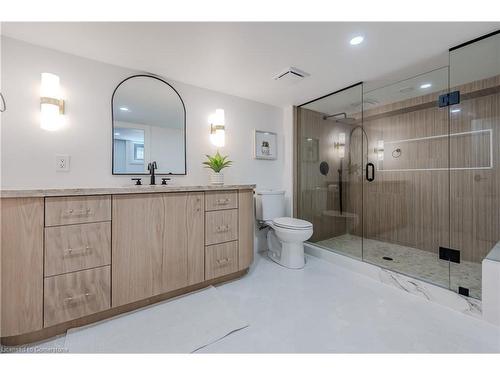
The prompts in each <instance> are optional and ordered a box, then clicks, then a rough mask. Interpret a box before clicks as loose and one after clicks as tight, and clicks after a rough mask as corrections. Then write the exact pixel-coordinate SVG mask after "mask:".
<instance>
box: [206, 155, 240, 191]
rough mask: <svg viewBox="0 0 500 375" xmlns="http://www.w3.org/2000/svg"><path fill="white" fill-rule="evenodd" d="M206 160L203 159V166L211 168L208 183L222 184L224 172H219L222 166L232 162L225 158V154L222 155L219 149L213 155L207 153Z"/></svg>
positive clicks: (229, 164)
mask: <svg viewBox="0 0 500 375" xmlns="http://www.w3.org/2000/svg"><path fill="white" fill-rule="evenodd" d="M207 158H208V161H204V162H203V164H205V168H208V169H211V171H212V173H211V174H210V183H211V184H212V185H224V174H223V173H222V172H221V171H222V170H223V169H224V168H227V167H230V166H231V164H232V163H233V162H232V161H231V160H227V158H228V157H227V156H222V155H221V154H219V151H217V152H216V153H215V155H214V156H210V155H207Z"/></svg>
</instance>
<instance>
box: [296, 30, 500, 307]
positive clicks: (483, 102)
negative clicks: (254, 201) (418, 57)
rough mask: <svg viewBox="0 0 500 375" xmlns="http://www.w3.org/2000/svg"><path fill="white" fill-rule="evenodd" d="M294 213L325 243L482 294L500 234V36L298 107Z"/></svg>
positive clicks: (317, 241)
mask: <svg viewBox="0 0 500 375" xmlns="http://www.w3.org/2000/svg"><path fill="white" fill-rule="evenodd" d="M296 121H297V132H296V150H297V168H296V170H297V179H296V209H297V211H296V213H297V216H298V217H299V218H302V219H305V220H308V221H310V222H311V223H313V225H314V234H313V237H312V238H311V239H310V242H312V243H314V244H316V245H317V246H320V247H322V248H325V249H328V250H331V251H335V252H338V253H340V254H343V255H346V256H350V257H354V258H357V259H359V260H363V261H366V262H369V263H372V264H375V265H378V266H380V267H383V268H386V269H390V270H393V271H396V272H399V273H402V274H406V275H409V276H412V277H415V278H418V279H421V280H424V281H427V282H430V283H433V284H435V285H439V286H441V287H444V288H449V289H451V290H453V291H456V292H459V293H461V294H464V295H468V296H471V297H474V298H478V299H480V298H481V261H482V259H484V257H485V256H486V255H487V254H488V252H490V251H491V250H492V249H493V248H494V247H495V246H499V245H498V242H499V240H500V166H499V163H500V160H499V159H500V136H499V132H500V34H498V33H497V34H494V35H490V36H488V37H486V38H483V39H481V40H479V41H476V42H474V43H469V44H466V45H463V46H460V47H458V48H454V49H451V50H450V51H449V65H448V66H445V67H442V68H440V69H436V70H433V71H430V72H426V73H423V74H419V75H417V76H414V77H411V78H408V79H405V80H402V81H399V82H396V83H394V84H391V85H388V86H385V87H380V88H377V89H375V90H369V91H368V90H365V89H364V85H363V83H359V84H356V85H353V86H350V87H347V88H345V89H342V90H339V91H337V92H334V93H332V94H329V95H327V96H324V97H321V98H319V99H316V100H313V101H311V102H308V103H305V104H303V105H301V106H299V107H298V108H297V119H296Z"/></svg>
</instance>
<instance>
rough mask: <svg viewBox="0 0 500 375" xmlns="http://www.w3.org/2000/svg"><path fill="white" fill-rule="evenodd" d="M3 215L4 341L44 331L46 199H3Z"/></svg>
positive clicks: (0, 305)
mask: <svg viewBox="0 0 500 375" xmlns="http://www.w3.org/2000/svg"><path fill="white" fill-rule="evenodd" d="M1 211H2V213H1V233H0V236H1V244H0V246H1V259H0V261H1V269H0V273H1V295H0V297H1V303H0V307H1V328H0V335H1V336H2V337H4V336H14V335H21V334H23V333H27V332H31V331H36V330H38V329H41V328H42V327H43V198H9V199H2V202H1Z"/></svg>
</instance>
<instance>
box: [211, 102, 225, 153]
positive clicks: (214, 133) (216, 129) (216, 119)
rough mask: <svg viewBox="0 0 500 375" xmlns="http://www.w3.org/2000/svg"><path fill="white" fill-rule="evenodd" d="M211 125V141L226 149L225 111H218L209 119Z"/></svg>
mask: <svg viewBox="0 0 500 375" xmlns="http://www.w3.org/2000/svg"><path fill="white" fill-rule="evenodd" d="M208 122H209V123H210V141H211V142H212V144H213V145H214V146H216V147H224V145H225V144H226V129H225V118H224V110H223V109H217V110H216V111H215V113H214V114H212V115H210V117H209V118H208Z"/></svg>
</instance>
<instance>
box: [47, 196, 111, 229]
mask: <svg viewBox="0 0 500 375" xmlns="http://www.w3.org/2000/svg"><path fill="white" fill-rule="evenodd" d="M108 220H111V197H110V196H109V195H90V196H78V197H49V198H45V226H46V227H51V226H54V225H67V224H79V223H92V222H96V221H108Z"/></svg>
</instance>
